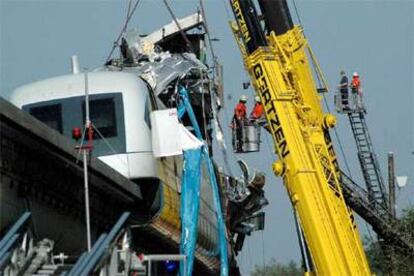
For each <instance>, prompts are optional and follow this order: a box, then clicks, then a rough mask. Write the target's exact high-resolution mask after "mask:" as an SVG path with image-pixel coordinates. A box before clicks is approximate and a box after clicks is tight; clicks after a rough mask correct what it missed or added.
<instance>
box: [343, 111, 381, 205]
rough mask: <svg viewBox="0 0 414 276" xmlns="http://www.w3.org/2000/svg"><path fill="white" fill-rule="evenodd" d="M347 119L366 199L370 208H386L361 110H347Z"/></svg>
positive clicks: (377, 165)
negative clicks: (362, 178) (360, 170)
mask: <svg viewBox="0 0 414 276" xmlns="http://www.w3.org/2000/svg"><path fill="white" fill-rule="evenodd" d="M348 117H349V121H350V124H351V128H352V132H353V135H354V139H355V142H356V145H357V149H358V159H359V163H360V165H361V169H362V173H363V176H364V180H365V183H366V186H367V191H368V200H369V203H370V205H371V206H372V208H374V209H378V210H383V208H380V206H382V207H386V210H388V202H387V196H386V190H385V185H384V179H383V178H382V174H381V170H380V166H379V162H378V159H377V155H376V154H375V152H374V147H373V145H372V142H371V137H370V135H369V131H368V126H367V123H366V121H365V116H364V113H363V112H348Z"/></svg>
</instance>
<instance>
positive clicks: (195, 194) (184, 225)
mask: <svg viewBox="0 0 414 276" xmlns="http://www.w3.org/2000/svg"><path fill="white" fill-rule="evenodd" d="M201 156H202V155H201V148H198V149H192V150H186V151H184V165H183V176H182V181H181V208H180V215H181V243H180V254H184V255H186V256H187V261H186V266H187V267H186V270H185V271H186V274H187V275H192V273H193V263H194V250H195V247H196V241H197V224H198V210H199V209H200V200H199V199H200V179H201V178H200V172H201ZM183 266H184V263H183V262H182V263H181V265H180V274H181V275H184V268H183ZM185 276H186V275H185Z"/></svg>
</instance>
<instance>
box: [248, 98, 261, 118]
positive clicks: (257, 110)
mask: <svg viewBox="0 0 414 276" xmlns="http://www.w3.org/2000/svg"><path fill="white" fill-rule="evenodd" d="M254 101H255V103H254V107H253V110H252V113H250V119H252V120H260V119H263V117H264V109H263V105H262V103H261V101H260V97H259V96H256V97H254Z"/></svg>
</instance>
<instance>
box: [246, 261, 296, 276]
mask: <svg viewBox="0 0 414 276" xmlns="http://www.w3.org/2000/svg"><path fill="white" fill-rule="evenodd" d="M251 275H252V276H282V275H283V276H303V271H302V268H301V267H300V266H298V265H297V264H296V263H295V262H294V261H290V262H289V263H288V264H287V265H286V264H281V263H278V262H277V261H276V260H275V259H274V258H273V259H272V260H271V261H270V262H269V263H268V264H266V265H265V266H264V267H263V266H260V265H255V266H254V269H253V272H252V273H251Z"/></svg>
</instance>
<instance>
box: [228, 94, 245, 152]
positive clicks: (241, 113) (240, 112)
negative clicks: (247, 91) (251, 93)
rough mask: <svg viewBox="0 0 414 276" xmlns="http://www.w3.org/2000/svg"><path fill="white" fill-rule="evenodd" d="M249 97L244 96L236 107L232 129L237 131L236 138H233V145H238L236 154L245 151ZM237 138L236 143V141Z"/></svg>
mask: <svg viewBox="0 0 414 276" xmlns="http://www.w3.org/2000/svg"><path fill="white" fill-rule="evenodd" d="M246 102H247V96H246V95H242V96H241V97H240V100H239V102H238V104H237V105H236V107H235V108H234V115H233V120H232V124H231V126H232V128H233V129H234V128H235V130H236V135H235V136H236V137H233V145H234V144H236V152H242V151H243V149H242V148H243V125H244V122H245V121H246V119H247V107H246ZM234 138H235V141H234Z"/></svg>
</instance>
